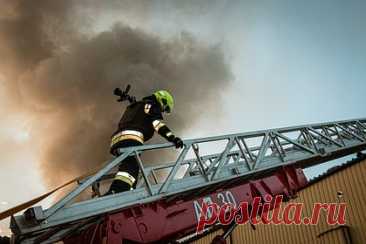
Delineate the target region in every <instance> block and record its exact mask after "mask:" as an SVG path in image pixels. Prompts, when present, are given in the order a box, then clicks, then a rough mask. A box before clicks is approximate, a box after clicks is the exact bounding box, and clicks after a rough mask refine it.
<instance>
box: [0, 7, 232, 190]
mask: <svg viewBox="0 0 366 244" xmlns="http://www.w3.org/2000/svg"><path fill="white" fill-rule="evenodd" d="M128 2H129V5H128V6H132V5H133V3H132V2H131V1H128ZM81 3H85V4H86V9H88V8H89V9H94V11H96V10H95V9H96V8H97V9H98V10H101V9H102V8H103V6H101V5H100V4H99V1H90V2H88V3H86V2H83V1H81ZM81 3H80V1H75V2H73V1H66V0H65V1H46V0H40V1H36V2H34V1H27V0H18V1H11V2H10V1H1V6H2V9H1V10H0V53H1V59H0V74H2V76H3V85H4V87H5V89H6V92H7V97H8V99H10V101H11V102H8V103H7V104H8V108H7V110H8V111H12V113H22V114H25V117H26V118H27V123H29V124H30V126H29V127H30V128H31V136H32V143H31V145H30V146H35V147H37V150H38V153H39V155H40V169H41V170H42V173H43V175H44V179H45V182H46V184H47V185H48V186H55V185H59V184H60V183H61V182H64V181H65V180H66V179H69V178H70V177H72V176H77V175H81V174H84V173H86V172H87V171H89V170H90V169H94V168H95V167H96V166H98V165H100V164H101V162H103V161H105V160H106V159H108V157H109V155H108V151H109V148H108V147H109V140H110V136H111V134H112V133H113V132H114V131H115V130H116V127H117V123H118V120H119V118H120V116H121V114H122V112H123V109H124V107H123V105H121V104H119V103H117V102H115V99H116V98H115V97H113V95H112V92H113V89H114V88H115V87H119V86H121V87H122V88H124V86H125V85H126V84H127V83H130V84H131V85H132V91H131V93H133V95H136V96H137V97H138V98H141V97H143V96H146V95H150V94H151V93H152V92H153V91H155V90H157V89H166V90H169V91H171V93H172V94H174V97H175V100H176V107H175V110H174V111H173V113H172V115H171V116H170V118H168V125H169V127H170V128H171V129H172V130H173V131H174V132H176V134H178V135H181V136H182V137H184V129H185V128H188V127H191V126H193V125H194V122H195V121H196V120H197V118H199V117H200V116H202V115H204V116H211V115H209V112H212V113H216V114H220V113H221V112H222V111H221V109H222V108H221V107H220V101H221V97H220V94H221V90H222V89H225V87H226V86H228V85H229V84H230V79H231V78H232V77H231V72H230V69H229V67H228V65H227V64H226V63H225V58H224V53H223V51H222V49H221V47H220V45H209V44H207V43H204V42H200V41H199V40H196V39H195V38H194V37H193V36H191V35H190V34H189V33H184V32H183V33H181V34H180V35H179V36H176V37H175V38H171V39H169V40H167V39H162V38H160V37H159V36H157V35H156V34H151V33H147V32H145V31H143V30H141V29H138V28H135V27H131V26H129V24H128V23H116V24H114V25H113V27H112V28H111V29H109V30H107V31H104V32H101V33H96V34H91V33H86V32H85V29H87V28H88V24H85V23H89V22H90V20H91V19H92V17H91V16H89V15H88V14H87V13H90V12H89V11H85V12H84V14H82V11H80V6H82V4H81ZM148 4H149V3H148V2H144V4H141V3H139V4H138V7H137V8H136V9H137V11H136V13H135V14H139V13H142V12H145V11H148V9H149V6H148ZM106 5H108V1H107V2H106ZM131 9H132V10H131ZM133 9H134V8H128V10H121V11H122V13H126V14H127V12H128V14H130V15H131V13H130V11H133ZM140 10H141V11H142V12H141V11H140ZM123 11H124V12H123ZM84 24H85V25H84ZM213 117H216V115H215V116H213Z"/></svg>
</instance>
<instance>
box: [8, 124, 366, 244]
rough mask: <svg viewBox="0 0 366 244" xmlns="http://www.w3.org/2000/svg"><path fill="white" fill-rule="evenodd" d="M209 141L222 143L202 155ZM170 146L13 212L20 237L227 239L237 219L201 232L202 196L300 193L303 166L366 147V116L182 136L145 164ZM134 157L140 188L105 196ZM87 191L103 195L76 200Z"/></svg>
mask: <svg viewBox="0 0 366 244" xmlns="http://www.w3.org/2000/svg"><path fill="white" fill-rule="evenodd" d="M208 144H209V148H211V149H215V148H218V146H215V145H216V144H217V145H220V146H221V147H222V148H221V149H220V150H217V151H219V152H218V153H214V154H210V153H207V154H205V153H202V149H203V148H205V146H206V147H207V145H208ZM172 147H173V145H172V144H171V143H165V144H157V145H143V146H137V147H129V148H124V149H121V151H120V153H121V154H120V156H118V157H116V158H114V159H112V160H111V161H109V162H108V163H106V164H105V165H104V166H103V167H102V168H101V169H100V170H99V171H97V172H96V173H94V174H92V175H89V176H87V177H84V178H82V179H78V185H77V186H76V187H75V188H74V189H73V190H72V191H70V192H69V193H68V194H66V195H65V196H64V197H63V198H61V199H60V200H58V201H57V202H56V203H54V204H53V205H52V206H51V207H49V208H48V209H43V208H42V207H41V206H34V207H30V208H28V209H27V210H26V211H25V212H24V213H23V214H19V215H12V216H11V223H10V227H11V230H12V233H13V239H14V241H15V243H24V244H26V243H55V242H57V241H63V243H65V244H71V243H91V244H95V243H106V244H117V243H119V244H120V243H184V242H189V241H190V240H192V239H194V238H198V237H201V236H204V235H205V234H207V233H209V232H210V231H213V230H217V229H220V228H221V229H223V230H224V233H223V234H222V235H221V236H219V238H218V240H221V241H223V242H222V243H224V239H225V238H226V237H227V236H228V235H229V234H230V233H231V232H232V231H233V229H234V228H235V225H229V226H220V225H219V224H215V225H212V226H210V227H208V228H207V229H205V230H204V231H203V233H202V234H200V235H198V234H196V225H197V222H198V219H199V217H200V214H201V210H202V209H201V206H202V203H203V202H206V203H212V202H213V203H217V204H219V205H221V204H224V203H232V204H233V205H237V204H239V203H240V202H243V201H246V202H248V203H251V202H252V200H253V198H254V197H260V198H261V199H264V197H265V196H266V195H267V194H270V195H271V196H276V195H282V196H283V197H284V199H285V200H289V199H291V198H293V197H295V196H296V192H297V191H298V190H299V189H302V188H304V187H306V185H307V180H306V178H305V175H304V173H303V169H304V168H307V167H310V166H314V165H317V164H320V163H323V162H326V161H329V160H333V159H337V158H340V157H343V156H346V155H350V154H353V153H356V152H361V151H362V150H365V148H366V118H363V119H355V120H344V121H335V122H329V123H320V124H308V125H301V126H294V127H286V128H276V129H269V130H260V131H254V132H246V133H237V134H230V135H223V136H216V137H208V138H199V139H190V140H184V147H183V149H182V150H180V151H179V154H178V156H177V159H176V161H175V162H172V163H167V164H162V165H154V166H146V165H147V164H145V163H143V162H142V161H143V160H142V157H141V153H144V152H146V151H159V150H166V149H168V150H169V149H170V148H172ZM131 155H133V156H135V157H136V158H137V161H138V163H139V167H140V179H139V184H138V185H137V187H136V189H134V190H131V191H128V192H123V193H119V194H115V195H108V196H102V194H101V193H100V189H99V186H100V183H101V182H103V181H105V180H108V179H110V178H111V177H112V175H113V171H114V170H116V168H117V167H118V165H119V164H120V163H123V162H122V161H123V160H124V159H125V158H126V157H128V156H131ZM88 189H92V192H93V193H94V195H97V197H94V198H91V199H88V200H82V201H75V199H77V198H78V196H80V194H82V193H83V192H85V191H86V190H88ZM33 203H34V202H32V204H33ZM215 239H216V238H215Z"/></svg>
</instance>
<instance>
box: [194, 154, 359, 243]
mask: <svg viewBox="0 0 366 244" xmlns="http://www.w3.org/2000/svg"><path fill="white" fill-rule="evenodd" d="M365 188H366V160H364V161H363V162H360V163H356V164H354V165H352V166H349V167H347V168H345V169H343V170H340V171H338V172H336V173H334V174H332V175H330V176H328V177H327V178H325V179H323V180H321V181H319V182H317V183H315V184H313V185H311V186H309V187H307V188H305V189H304V190H302V191H301V192H299V194H298V197H297V198H296V199H294V200H293V201H291V202H303V203H305V209H304V214H303V215H304V216H311V212H312V206H313V203H315V202H321V203H325V202H328V203H330V202H338V199H337V191H342V192H343V198H342V201H343V202H345V203H347V210H346V226H349V233H350V236H351V238H352V243H356V244H363V243H366V189H365ZM321 216H322V217H321V218H320V220H319V224H318V225H303V224H302V225H273V224H270V225H263V224H261V225H256V230H253V229H252V228H251V227H250V226H249V225H243V226H238V227H237V228H236V229H235V231H234V232H233V236H232V239H233V242H232V244H237V243H245V244H251V243H270V244H276V243H279V244H280V243H281V244H283V243H294V244H296V243H319V244H320V243H322V244H323V243H329V244H333V243H342V244H343V243H350V241H349V240H347V230H346V228H336V229H335V230H333V231H329V232H327V233H324V232H326V231H327V230H330V229H332V228H335V227H337V226H329V225H327V224H326V222H325V220H326V218H325V214H321ZM321 233H324V234H322V235H320V236H319V234H321ZM214 237H215V234H214V233H213V234H211V235H209V236H206V237H205V238H203V239H201V240H199V241H197V242H196V243H200V244H203V243H210V242H211V240H212V239H213V238H214Z"/></svg>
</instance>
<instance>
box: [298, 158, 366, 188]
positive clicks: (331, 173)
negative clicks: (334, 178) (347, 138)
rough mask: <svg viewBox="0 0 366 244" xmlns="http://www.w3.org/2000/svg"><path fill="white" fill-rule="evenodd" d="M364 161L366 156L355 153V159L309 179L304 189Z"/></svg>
mask: <svg viewBox="0 0 366 244" xmlns="http://www.w3.org/2000/svg"><path fill="white" fill-rule="evenodd" d="M364 160H366V154H364V153H362V152H358V153H357V157H355V158H353V159H351V160H348V161H346V162H345V163H343V164H340V165H337V166H334V167H332V168H330V169H328V170H327V171H326V172H324V173H322V174H320V175H318V176H316V177H314V178H312V179H310V180H309V183H308V184H307V185H306V186H305V188H306V187H308V186H310V185H312V184H315V183H318V182H319V181H321V180H323V179H325V178H327V177H328V176H331V175H333V174H335V173H337V172H339V171H342V170H344V169H346V168H348V167H351V166H353V165H355V164H358V163H361V162H363V161H364Z"/></svg>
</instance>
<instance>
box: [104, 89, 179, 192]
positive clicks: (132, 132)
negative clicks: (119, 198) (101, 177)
mask: <svg viewBox="0 0 366 244" xmlns="http://www.w3.org/2000/svg"><path fill="white" fill-rule="evenodd" d="M117 89H118V88H117ZM128 90H129V88H128ZM119 93H121V92H119ZM115 94H116V90H115ZM117 94H118V92H117ZM128 97H129V96H128ZM123 100H124V99H120V100H118V101H123ZM125 100H126V99H125ZM128 100H129V101H130V103H131V104H130V105H129V106H127V108H126V110H125V112H124V114H123V115H122V118H121V120H120V122H119V124H118V129H117V131H116V132H115V133H114V134H113V136H112V141H111V150H110V152H111V154H112V155H114V156H118V155H119V152H118V149H119V148H124V147H131V146H139V145H143V143H144V142H146V141H148V140H150V139H151V138H152V136H153V135H154V132H158V133H159V135H161V136H162V137H164V138H165V139H166V140H167V141H169V142H172V143H174V145H175V147H176V148H182V147H183V141H182V140H181V139H180V138H179V137H176V136H175V135H174V134H173V133H172V131H171V130H170V129H169V128H168V127H167V126H166V125H165V123H164V122H163V115H162V114H163V113H168V114H169V113H171V111H172V110H173V107H174V100H173V97H172V95H171V94H170V93H169V92H168V91H165V90H160V91H157V92H155V93H154V94H152V95H151V96H148V97H144V98H143V99H142V100H141V101H136V99H134V98H133V99H131V97H129V99H128ZM138 174H139V166H138V163H137V159H136V157H135V156H129V157H127V158H126V159H125V160H123V162H122V163H121V164H120V166H119V169H118V172H117V174H116V175H115V177H114V180H113V182H112V184H111V186H110V188H109V191H108V192H107V193H106V195H109V194H115V193H119V192H123V191H128V190H131V189H134V188H135V187H136V184H137V177H138Z"/></svg>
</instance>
